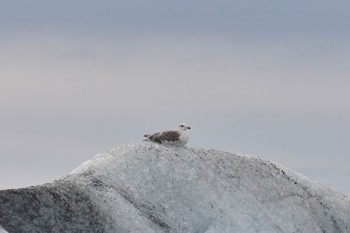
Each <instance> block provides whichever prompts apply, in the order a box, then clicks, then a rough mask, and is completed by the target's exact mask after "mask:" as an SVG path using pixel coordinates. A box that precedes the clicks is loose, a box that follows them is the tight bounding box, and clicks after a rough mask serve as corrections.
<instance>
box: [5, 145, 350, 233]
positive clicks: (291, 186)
mask: <svg viewBox="0 0 350 233" xmlns="http://www.w3.org/2000/svg"><path fill="white" fill-rule="evenodd" d="M0 206H1V208H0V225H1V226H2V227H3V228H4V229H5V230H6V231H8V232H10V233H11V232H94V233H96V232H111V233H112V232H120V233H130V232H131V233H161V232H169V233H172V232H173V233H177V232H179V233H180V232H186V233H187V232H193V233H194V232H196V233H235V232H237V233H253V232H259V233H274V232H279V233H289V232H313V233H322V232H332V233H334V232H337V233H346V232H350V200H349V198H348V197H346V196H344V195H342V194H340V193H337V192H334V191H332V190H330V189H329V188H326V187H323V186H321V185H319V184H318V183H316V182H314V181H311V180H309V179H308V178H306V177H304V176H302V175H300V174H297V173H295V172H293V171H291V170H289V169H287V168H285V167H283V166H281V165H278V164H275V163H273V162H270V161H268V160H265V159H262V158H259V157H256V156H248V155H242V154H231V153H227V152H221V151H216V150H206V149H201V148H187V147H164V146H162V145H157V144H153V143H141V144H135V145H125V146H120V147H118V148H115V149H111V150H108V151H106V152H104V153H102V154H99V155H97V156H95V157H94V158H93V159H91V160H89V161H87V162H85V163H83V164H82V165H81V166H79V167H78V168H76V169H75V170H74V171H73V172H72V173H71V174H69V175H67V176H66V177H63V178H61V179H58V180H56V181H54V182H53V183H49V184H44V185H40V186H34V187H28V188H24V189H12V190H2V191H0ZM0 232H1V230H0Z"/></svg>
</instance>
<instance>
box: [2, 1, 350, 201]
mask: <svg viewBox="0 0 350 233" xmlns="http://www.w3.org/2000/svg"><path fill="white" fill-rule="evenodd" d="M349 10H350V2H349V1H345V0H344V1H341V0H339V1H336V2H334V1H323V0H317V1H316V0H308V1H305V0H303V1H301V0H296V1H277V0H269V1H268V0H266V1H265V0H259V1H257V0H253V1H243V0H242V1H228V0H227V1H224V0H215V1H209V0H208V1H203V0H201V1H199V0H198V1H188V0H186V1H184V0H179V1H164V0H162V1H161V0H158V1H152V0H151V1H141V0H139V1H136V0H135V1H134V0H130V1H112V0H110V1H107V0H104V1H91V0H90V1H89V0H84V1H82V0H75V1H67V0H61V1H47V0H28V1H19V0H13V1H3V2H2V3H1V4H0V80H1V85H0V107H1V114H0V145H1V146H0V159H1V160H0V161H1V162H0V177H1V178H0V189H6V188H19V187H26V186H28V185H36V184H42V183H44V182H50V181H53V180H54V179H56V178H58V177H60V176H64V175H65V174H67V173H69V172H70V171H71V170H73V169H74V168H75V167H77V166H78V165H79V164H81V163H82V162H84V161H85V160H88V159H90V158H92V157H93V156H94V155H95V154H97V153H101V152H103V151H105V150H107V149H109V148H112V147H116V146H119V145H123V144H132V143H138V142H140V141H141V140H142V135H143V134H144V133H150V132H154V131H158V130H163V129H172V128H176V126H177V124H178V123H180V122H186V123H187V124H189V125H190V126H191V127H192V130H191V139H190V142H189V146H194V147H204V148H213V149H218V150H224V151H229V152H232V153H249V154H257V155H259V156H262V157H264V158H266V159H270V160H272V161H274V162H277V163H280V164H283V165H284V166H286V167H288V168H291V169H293V170H295V171H297V172H299V173H302V174H303V175H305V176H307V177H309V178H311V179H313V180H316V181H318V182H319V183H321V184H323V185H326V186H328V187H331V188H332V189H335V190H337V191H340V192H342V193H344V194H347V195H348V196H350V185H349V177H350V168H349V164H350V147H349V141H350V120H349V119H350V118H349V117H350V104H349V101H350V92H349V88H350V78H349V77H350V42H349V41H350V40H349V39H350V27H349V25H348V22H350V15H349Z"/></svg>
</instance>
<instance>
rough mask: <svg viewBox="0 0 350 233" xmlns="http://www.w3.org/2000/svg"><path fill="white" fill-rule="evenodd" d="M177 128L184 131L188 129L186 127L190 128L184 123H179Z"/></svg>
mask: <svg viewBox="0 0 350 233" xmlns="http://www.w3.org/2000/svg"><path fill="white" fill-rule="evenodd" d="M178 128H179V130H182V131H186V130H188V129H191V127H189V126H188V125H186V124H185V123H181V124H179V126H178Z"/></svg>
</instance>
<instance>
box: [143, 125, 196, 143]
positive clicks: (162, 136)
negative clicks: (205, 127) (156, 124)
mask: <svg viewBox="0 0 350 233" xmlns="http://www.w3.org/2000/svg"><path fill="white" fill-rule="evenodd" d="M189 129H191V127H189V126H188V125H186V124H185V123H181V124H179V125H178V129H177V130H167V131H162V132H157V133H153V134H145V135H144V137H145V138H146V139H144V141H149V142H154V143H158V144H162V145H166V146H167V145H169V146H176V147H182V146H185V145H186V144H187V142H188V139H189V136H188V134H187V132H186V131H187V130H189Z"/></svg>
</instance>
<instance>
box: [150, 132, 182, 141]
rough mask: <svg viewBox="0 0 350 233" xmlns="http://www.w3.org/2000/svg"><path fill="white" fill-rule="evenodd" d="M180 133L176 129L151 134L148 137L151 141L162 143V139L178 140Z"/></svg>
mask: <svg viewBox="0 0 350 233" xmlns="http://www.w3.org/2000/svg"><path fill="white" fill-rule="evenodd" d="M179 137H180V134H179V132H177V131H165V132H158V133H154V134H152V135H151V136H150V137H149V139H150V140H151V141H153V142H157V143H162V142H164V141H169V142H174V141H176V140H179Z"/></svg>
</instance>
